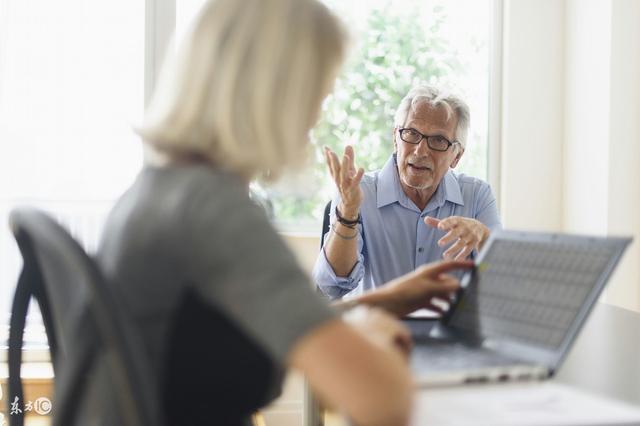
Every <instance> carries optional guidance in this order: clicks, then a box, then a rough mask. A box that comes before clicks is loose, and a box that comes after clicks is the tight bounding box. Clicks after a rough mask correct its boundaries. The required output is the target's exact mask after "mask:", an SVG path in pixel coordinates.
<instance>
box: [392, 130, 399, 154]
mask: <svg viewBox="0 0 640 426" xmlns="http://www.w3.org/2000/svg"><path fill="white" fill-rule="evenodd" d="M397 129H398V128H397V127H394V128H393V130H391V139H393V153H394V154H396V153H397V152H398V142H396V130H397Z"/></svg>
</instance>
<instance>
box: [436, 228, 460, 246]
mask: <svg viewBox="0 0 640 426" xmlns="http://www.w3.org/2000/svg"><path fill="white" fill-rule="evenodd" d="M458 238H459V237H458V235H457V234H456V233H455V232H454V231H453V230H451V231H449V232H447V234H446V235H445V236H444V237H442V238H440V239H439V240H438V245H439V246H440V247H443V246H446V245H447V244H450V243H452V242H454V241H455V240H457V239H458Z"/></svg>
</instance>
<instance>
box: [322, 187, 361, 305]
mask: <svg viewBox="0 0 640 426" xmlns="http://www.w3.org/2000/svg"><path fill="white" fill-rule="evenodd" d="M339 201H340V199H339V198H336V199H334V200H333V201H332V203H331V209H330V213H329V218H330V220H329V222H330V224H331V226H333V224H334V223H335V222H336V215H335V206H336V205H338V203H339ZM357 230H358V236H357V238H358V259H357V261H356V264H355V266H354V267H353V269H352V270H351V272H350V273H349V275H348V276H346V277H339V276H337V275H336V273H335V271H334V270H333V267H332V266H331V264H330V263H329V260H328V259H327V256H326V253H325V251H324V246H323V247H322V249H321V250H320V253H319V254H318V257H317V259H316V263H315V265H314V267H313V272H312V278H313V281H314V282H315V283H316V285H317V286H318V288H319V289H320V290H321V291H322V292H323V293H324V294H325V295H327V296H328V297H329V298H330V299H331V300H335V299H339V298H341V297H342V296H344V295H346V294H347V293H349V292H350V291H352V290H353V289H355V288H356V287H357V286H358V284H359V283H360V281H362V278H363V277H364V256H363V254H362V247H363V245H364V243H363V239H362V224H359V225H358V226H357ZM331 232H332V231H331V230H329V232H327V234H325V236H324V245H326V244H327V241H328V239H329V234H331Z"/></svg>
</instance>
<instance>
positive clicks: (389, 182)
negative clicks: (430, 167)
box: [376, 154, 464, 211]
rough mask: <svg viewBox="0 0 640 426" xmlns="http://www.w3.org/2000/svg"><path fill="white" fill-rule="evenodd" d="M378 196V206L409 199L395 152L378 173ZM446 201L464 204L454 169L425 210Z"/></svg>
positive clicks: (447, 175)
mask: <svg viewBox="0 0 640 426" xmlns="http://www.w3.org/2000/svg"><path fill="white" fill-rule="evenodd" d="M376 196H377V200H376V206H377V207H378V208H380V207H384V206H386V205H388V204H392V203H395V202H399V203H400V204H403V203H402V202H401V200H406V199H408V197H407V195H406V194H405V193H404V191H403V190H402V186H401V185H400V177H399V176H398V166H397V165H396V157H395V154H392V155H391V157H389V159H388V160H387V162H386V163H385V165H384V167H382V169H381V170H380V173H379V174H378V187H377V191H376ZM445 201H450V202H452V203H455V204H459V205H461V206H464V200H463V198H462V192H460V185H458V179H457V178H456V176H455V173H454V172H453V170H449V171H448V172H447V173H446V174H445V175H444V177H443V178H442V181H441V182H440V185H438V189H436V192H435V193H434V194H433V196H432V197H431V200H429V203H428V204H427V207H426V208H425V211H429V210H433V209H435V208H438V207H440V206H442V205H443V204H444V202H445Z"/></svg>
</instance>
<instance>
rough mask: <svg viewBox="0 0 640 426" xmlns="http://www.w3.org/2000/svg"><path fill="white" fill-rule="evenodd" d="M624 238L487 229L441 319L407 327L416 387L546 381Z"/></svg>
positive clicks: (591, 303) (602, 283)
mask: <svg viewBox="0 0 640 426" xmlns="http://www.w3.org/2000/svg"><path fill="white" fill-rule="evenodd" d="M630 241H631V238H609V237H607V238H602V237H589V236H575V235H562V234H545V233H531V232H519V231H499V232H494V233H493V234H492V236H491V237H490V239H489V240H488V241H487V243H486V244H485V247H484V248H483V250H482V251H481V252H480V254H479V255H478V257H477V259H476V268H475V269H474V270H473V271H472V272H470V273H468V274H466V275H465V276H464V277H463V278H462V280H461V290H460V292H459V293H458V295H457V297H456V300H455V301H454V302H453V303H452V308H451V309H450V310H449V312H448V313H447V315H446V316H445V317H443V318H442V319H441V320H440V321H439V322H438V323H436V324H435V325H434V326H432V327H430V326H428V325H427V322H424V321H423V322H418V323H417V324H419V326H418V327H416V325H413V326H412V327H411V328H412V334H413V338H414V350H413V352H412V355H411V367H412V370H413V372H414V376H415V378H416V381H417V383H418V384H419V385H425V386H429V385H440V384H462V383H479V382H494V381H495V382H497V381H512V380H526V379H544V378H549V377H551V376H552V375H553V374H554V373H555V372H556V370H557V369H558V367H559V365H560V363H561V362H562V361H563V359H564V358H565V356H566V355H567V353H568V351H569V349H570V347H571V345H572V343H573V342H574V340H575V338H576V336H577V334H578V332H579V331H580V328H581V327H582V325H583V324H584V322H585V321H586V319H587V317H588V315H589V313H590V311H591V308H592V307H593V306H594V304H595V303H596V301H597V299H598V296H599V295H600V293H601V292H602V290H603V288H604V286H605V284H606V283H607V281H608V279H609V277H610V276H611V273H612V272H613V270H614V268H615V266H616V264H617V263H618V261H619V260H620V257H621V256H622V253H623V252H624V250H625V248H626V247H627V245H628V244H629V243H630Z"/></svg>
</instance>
